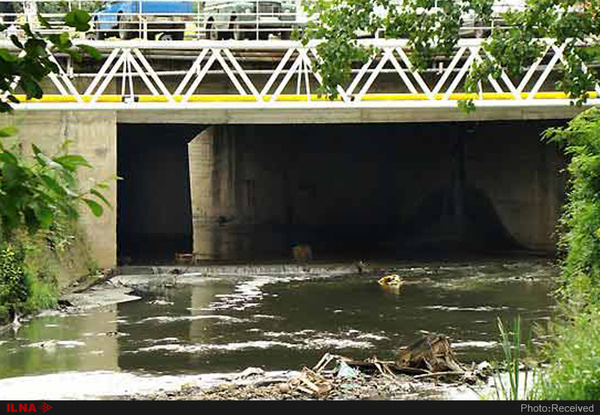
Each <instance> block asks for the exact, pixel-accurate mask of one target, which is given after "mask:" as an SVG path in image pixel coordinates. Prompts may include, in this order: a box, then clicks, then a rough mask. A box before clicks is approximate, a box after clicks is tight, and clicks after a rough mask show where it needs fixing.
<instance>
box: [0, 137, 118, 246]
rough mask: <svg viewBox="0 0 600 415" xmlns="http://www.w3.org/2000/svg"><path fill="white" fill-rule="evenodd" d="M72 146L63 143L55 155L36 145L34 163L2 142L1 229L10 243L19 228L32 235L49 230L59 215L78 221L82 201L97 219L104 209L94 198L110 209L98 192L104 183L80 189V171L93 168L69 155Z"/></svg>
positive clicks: (79, 157) (78, 156)
mask: <svg viewBox="0 0 600 415" xmlns="http://www.w3.org/2000/svg"><path fill="white" fill-rule="evenodd" d="M68 145H69V143H68V142H67V143H65V144H63V145H62V146H61V147H60V150H59V152H58V153H57V154H55V155H53V156H48V155H46V154H45V153H44V152H43V151H42V150H41V149H40V148H38V147H37V146H35V145H32V153H33V157H32V158H31V160H30V159H28V158H26V157H24V156H23V155H21V154H20V153H19V152H18V147H15V148H13V149H9V148H7V147H6V146H5V145H4V144H3V143H2V141H0V229H1V231H2V235H3V236H4V238H5V239H6V240H10V239H11V237H12V236H13V235H14V233H15V231H16V230H19V229H27V230H28V231H29V233H31V234H34V233H36V232H38V231H39V230H47V229H49V228H50V227H51V226H52V225H53V224H55V223H56V218H57V216H58V215H64V216H66V217H67V218H70V219H76V218H77V217H78V211H77V204H78V202H79V201H83V202H84V203H85V204H87V205H88V206H89V208H90V209H91V211H92V213H93V214H94V215H96V216H100V215H102V212H103V207H102V205H101V204H100V203H98V202H96V201H95V200H94V199H93V198H95V199H97V200H98V201H100V202H101V203H104V204H106V205H107V206H110V205H109V204H108V201H107V200H106V198H105V197H104V196H103V195H102V194H101V193H100V191H99V190H98V189H101V188H103V187H104V186H103V185H102V184H100V185H96V186H95V187H93V188H91V189H87V190H78V189H77V171H78V169H79V168H80V167H88V168H91V166H90V164H89V163H88V162H87V161H86V159H85V158H83V157H82V156H80V155H76V154H70V153H68Z"/></svg>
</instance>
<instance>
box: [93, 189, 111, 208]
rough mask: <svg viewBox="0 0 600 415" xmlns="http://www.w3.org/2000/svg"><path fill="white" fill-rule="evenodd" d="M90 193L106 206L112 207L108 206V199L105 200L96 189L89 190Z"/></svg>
mask: <svg viewBox="0 0 600 415" xmlns="http://www.w3.org/2000/svg"><path fill="white" fill-rule="evenodd" d="M90 193H91V194H93V195H94V196H96V197H97V198H98V199H100V200H102V201H103V202H104V204H105V205H106V206H108V207H112V205H111V204H110V202H109V201H108V199H106V197H104V195H103V194H102V193H100V192H99V191H97V190H96V189H91V190H90Z"/></svg>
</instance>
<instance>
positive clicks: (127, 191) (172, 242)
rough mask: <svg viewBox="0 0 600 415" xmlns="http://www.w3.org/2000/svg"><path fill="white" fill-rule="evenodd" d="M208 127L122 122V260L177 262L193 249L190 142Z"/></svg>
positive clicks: (119, 243) (119, 147) (119, 222)
mask: <svg viewBox="0 0 600 415" xmlns="http://www.w3.org/2000/svg"><path fill="white" fill-rule="evenodd" d="M202 129H203V127H202V126H191V125H166V124H139V125H137V124H136V125H133V124H121V125H119V126H118V131H117V134H118V141H117V154H118V160H117V171H118V173H117V174H118V176H119V177H121V178H122V180H119V181H118V183H117V200H118V209H117V252H118V253H117V255H118V258H119V262H120V263H121V264H123V263H125V264H127V263H131V262H132V261H133V262H136V263H140V262H142V263H154V262H168V261H172V259H173V257H174V252H190V251H191V250H192V219H191V204H190V181H189V166H188V154H187V143H188V142H189V141H190V140H191V139H193V138H194V136H195V135H196V134H198V133H199V132H200V131H202Z"/></svg>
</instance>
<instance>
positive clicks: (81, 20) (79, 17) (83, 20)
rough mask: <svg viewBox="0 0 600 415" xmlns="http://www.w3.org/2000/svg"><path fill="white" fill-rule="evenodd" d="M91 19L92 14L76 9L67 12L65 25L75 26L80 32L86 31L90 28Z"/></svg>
mask: <svg viewBox="0 0 600 415" xmlns="http://www.w3.org/2000/svg"><path fill="white" fill-rule="evenodd" d="M90 19H91V17H90V15H89V14H88V13H86V12H84V11H83V10H74V11H72V12H69V13H67V14H66V16H65V25H67V26H69V27H74V28H75V29H77V30H78V31H79V32H86V31H88V30H90V25H89V21H90Z"/></svg>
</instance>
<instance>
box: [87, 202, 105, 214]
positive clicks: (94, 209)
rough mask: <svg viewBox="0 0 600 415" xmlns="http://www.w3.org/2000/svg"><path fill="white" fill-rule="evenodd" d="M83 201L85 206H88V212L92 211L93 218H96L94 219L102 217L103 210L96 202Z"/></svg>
mask: <svg viewBox="0 0 600 415" xmlns="http://www.w3.org/2000/svg"><path fill="white" fill-rule="evenodd" d="M83 201H84V202H85V204H86V205H88V207H89V208H90V210H91V211H92V213H93V214H94V216H96V217H100V216H102V213H103V212H104V209H103V208H102V206H101V205H100V204H99V203H98V202H96V201H94V200H92V199H83Z"/></svg>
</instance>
